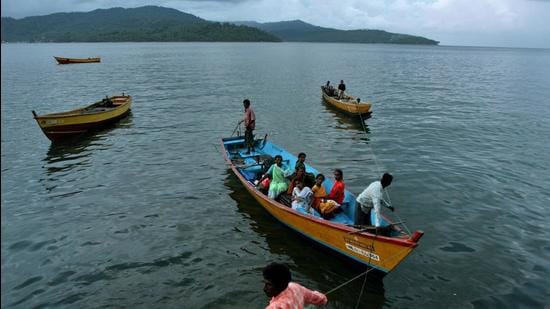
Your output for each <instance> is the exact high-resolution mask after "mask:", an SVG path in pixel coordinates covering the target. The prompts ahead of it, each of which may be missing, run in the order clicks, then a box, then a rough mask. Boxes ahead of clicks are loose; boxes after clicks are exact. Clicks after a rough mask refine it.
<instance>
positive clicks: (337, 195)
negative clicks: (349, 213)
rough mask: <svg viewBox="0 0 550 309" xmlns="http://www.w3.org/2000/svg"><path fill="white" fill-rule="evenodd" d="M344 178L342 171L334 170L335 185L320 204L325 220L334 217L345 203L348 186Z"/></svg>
mask: <svg viewBox="0 0 550 309" xmlns="http://www.w3.org/2000/svg"><path fill="white" fill-rule="evenodd" d="M343 176H344V173H343V172H342V170H341V169H335V170H334V184H333V185H332V189H331V190H330V193H329V194H328V195H327V196H326V197H325V198H324V199H322V200H321V204H319V209H320V210H321V211H320V213H321V215H322V216H323V218H325V219H330V218H332V217H334V213H335V212H336V211H338V209H339V208H340V206H341V205H342V203H343V202H344V197H345V194H346V191H345V187H346V185H345V183H344V181H343Z"/></svg>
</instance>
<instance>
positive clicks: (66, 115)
mask: <svg viewBox="0 0 550 309" xmlns="http://www.w3.org/2000/svg"><path fill="white" fill-rule="evenodd" d="M113 98H125V99H126V100H125V102H123V103H121V104H117V105H114V107H113V108H111V109H109V110H103V111H92V112H88V113H85V114H84V113H82V111H84V110H86V109H87V108H90V107H93V106H94V105H96V104H99V103H102V101H98V102H95V103H92V104H90V105H88V106H85V107H81V108H77V109H73V110H70V111H66V112H59V113H49V114H44V115H36V116H34V119H51V118H69V117H82V116H88V115H98V114H102V113H109V112H112V111H115V110H118V109H121V108H123V107H125V106H126V105H128V104H131V103H132V97H131V96H124V97H123V96H113V97H110V99H113ZM79 112H80V114H79Z"/></svg>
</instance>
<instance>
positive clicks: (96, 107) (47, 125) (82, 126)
mask: <svg viewBox="0 0 550 309" xmlns="http://www.w3.org/2000/svg"><path fill="white" fill-rule="evenodd" d="M131 105H132V97H131V96H129V95H124V94H122V95H121V96H112V97H108V98H105V99H103V100H101V101H99V102H96V103H94V104H92V105H89V106H87V107H84V108H79V109H75V110H72V111H68V112H62V113H53V114H47V115H41V116H39V115H37V114H36V112H35V111H32V114H33V115H34V119H35V120H36V122H37V123H38V125H39V126H40V129H42V132H44V134H45V135H46V136H47V137H48V138H49V139H50V140H52V141H54V140H58V139H62V138H64V137H68V136H73V135H75V134H82V133H86V132H89V131H92V130H95V129H99V128H102V127H105V126H106V125H109V124H111V123H113V122H115V121H117V120H119V119H120V118H122V117H124V116H125V115H126V114H128V112H129V111H130V106H131Z"/></svg>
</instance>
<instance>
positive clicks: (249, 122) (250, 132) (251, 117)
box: [239, 99, 256, 154]
mask: <svg viewBox="0 0 550 309" xmlns="http://www.w3.org/2000/svg"><path fill="white" fill-rule="evenodd" d="M243 105H244V117H243V119H242V120H241V121H240V122H239V124H240V123H243V122H244V127H245V131H244V143H245V144H246V147H248V151H247V152H246V153H245V154H250V149H252V151H254V129H255V128H256V115H255V114H254V111H253V110H252V107H250V100H248V99H245V100H244V101H243Z"/></svg>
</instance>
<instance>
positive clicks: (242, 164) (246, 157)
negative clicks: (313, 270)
mask: <svg viewBox="0 0 550 309" xmlns="http://www.w3.org/2000/svg"><path fill="white" fill-rule="evenodd" d="M266 138H267V136H266ZM266 138H264V139H263V140H258V141H256V146H255V149H256V151H255V152H253V153H251V154H245V151H247V147H245V145H244V137H242V136H241V137H230V138H222V140H221V146H222V151H223V154H224V157H225V159H226V161H227V163H228V165H229V166H230V167H231V170H232V171H233V173H234V174H235V175H236V176H237V178H238V179H239V181H240V182H241V183H242V184H243V185H244V187H245V188H246V190H247V191H248V192H249V193H250V194H251V195H252V196H253V197H254V198H255V199H256V201H258V202H259V203H260V205H261V206H262V207H263V208H265V209H266V210H267V211H268V212H269V213H270V214H271V215H273V216H274V217H275V218H276V219H277V220H279V221H280V222H282V223H283V224H285V225H286V226H288V227H289V228H291V229H293V230H294V231H296V232H298V233H300V234H302V235H304V236H306V237H307V238H309V239H311V240H313V241H315V242H317V243H319V244H321V245H323V246H325V247H327V248H330V249H332V250H334V251H336V252H338V253H340V254H343V255H344V256H346V257H349V258H351V259H353V260H355V261H357V262H359V263H361V264H363V265H366V266H368V267H372V268H375V269H377V270H379V271H380V273H381V275H385V274H386V273H389V272H390V271H392V270H393V269H395V267H396V266H397V265H399V263H401V262H402V261H403V260H404V259H405V258H406V257H407V256H408V255H409V254H410V253H411V252H412V251H413V250H414V248H416V247H417V245H418V240H419V239H420V238H421V237H422V235H423V234H424V233H423V232H422V231H416V232H414V233H413V234H412V235H409V234H407V233H405V232H404V231H403V230H402V229H401V228H399V226H398V225H391V221H390V220H389V219H388V218H386V217H384V218H383V222H385V223H386V224H389V227H388V230H387V231H386V232H387V233H385V235H387V236H382V235H376V230H375V228H374V227H365V226H356V225H354V220H353V218H354V217H355V207H356V204H355V196H354V195H353V194H352V193H350V192H349V191H346V194H345V199H344V203H343V204H342V210H343V211H342V212H340V213H338V214H336V215H335V217H334V218H332V219H329V220H326V219H323V217H321V215H320V214H319V213H317V212H316V211H314V213H313V214H310V213H308V212H307V211H306V210H305V209H301V208H298V209H297V210H294V209H292V208H291V207H288V206H286V205H284V204H283V203H281V202H279V201H275V200H273V199H270V198H268V197H267V196H266V195H265V194H264V193H262V192H261V191H259V190H258V189H257V188H256V186H255V185H254V183H253V182H254V180H256V179H257V178H259V176H261V175H262V173H263V172H265V168H267V166H262V165H261V164H259V162H258V161H261V158H269V157H274V156H275V155H281V156H282V157H283V162H284V163H286V164H287V166H288V167H289V168H293V167H294V165H295V162H296V160H297V157H296V156H294V155H292V154H290V153H289V152H287V151H285V150H284V149H283V148H281V147H279V146H277V145H275V144H273V143H271V142H270V141H267V140H266ZM306 169H307V172H308V173H314V174H318V172H317V170H315V169H314V168H313V167H311V166H309V165H307V164H306ZM323 185H324V186H325V188H326V190H327V192H329V191H330V189H331V188H332V181H331V180H329V179H326V180H325V182H324V183H323Z"/></svg>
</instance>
